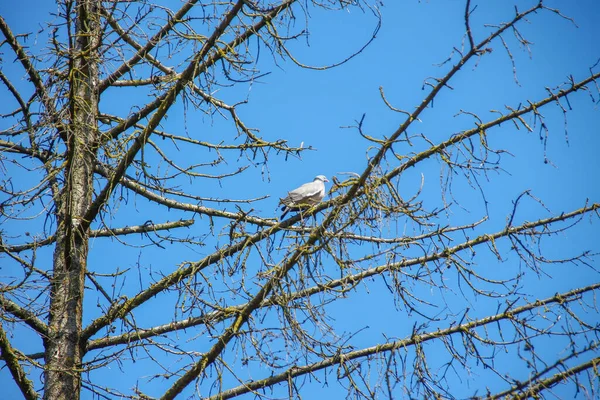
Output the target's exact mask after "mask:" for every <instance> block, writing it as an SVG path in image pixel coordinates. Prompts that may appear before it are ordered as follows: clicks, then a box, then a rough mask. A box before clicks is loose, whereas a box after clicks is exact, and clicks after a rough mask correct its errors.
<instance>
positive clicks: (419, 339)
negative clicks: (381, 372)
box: [209, 283, 600, 400]
mask: <svg viewBox="0 0 600 400" xmlns="http://www.w3.org/2000/svg"><path fill="white" fill-rule="evenodd" d="M598 289H600V283H595V284H593V285H590V286H586V287H583V288H578V289H575V290H572V291H570V292H566V293H561V294H556V295H554V296H552V297H549V298H546V299H544V300H537V301H535V302H531V303H529V304H526V305H524V306H521V307H516V308H512V309H508V310H506V311H504V312H502V313H499V314H496V315H492V316H489V317H485V318H481V319H478V320H475V321H471V322H466V323H463V324H460V325H455V326H453V327H450V328H446V329H441V330H437V331H435V332H430V333H423V334H420V335H413V336H411V337H410V338H406V339H401V340H397V341H394V342H390V343H386V344H382V345H377V346H373V347H368V348H364V349H360V350H355V351H351V352H348V353H345V354H339V355H336V356H334V357H330V358H327V359H324V360H323V361H319V362H316V363H314V364H309V365H304V366H300V367H297V366H294V367H292V368H290V369H288V370H287V371H285V372H283V373H281V374H279V375H274V376H271V377H269V378H265V379H261V380H255V381H252V382H249V383H245V384H242V385H240V386H237V387H235V388H232V389H229V390H225V391H223V392H221V393H219V394H218V395H215V396H212V397H210V398H209V399H210V400H217V399H219V400H225V399H231V398H233V397H237V396H240V395H242V394H245V393H251V392H253V391H255V390H258V389H263V388H265V387H268V386H273V385H275V384H277V383H280V382H285V381H287V380H289V379H292V378H295V377H298V376H302V375H307V374H310V373H314V372H316V371H319V370H322V369H325V368H328V367H333V366H335V365H341V364H344V363H345V362H347V361H351V360H355V359H360V358H365V357H369V356H373V355H375V354H382V353H387V352H391V351H394V350H397V349H402V348H405V347H408V346H414V345H416V344H419V343H424V342H428V341H431V340H435V339H439V338H442V337H447V336H450V335H453V334H457V333H462V332H468V331H470V330H472V329H474V328H477V327H479V326H484V325H488V324H491V323H494V322H498V321H502V320H514V319H515V317H516V316H518V315H519V314H522V313H525V312H528V311H530V310H533V309H536V308H540V307H544V306H547V305H550V304H552V303H557V304H564V303H566V302H571V301H575V300H577V299H579V298H580V296H581V295H582V294H584V293H587V292H594V291H596V290H598ZM592 361H594V362H595V363H597V362H598V359H595V360H592ZM592 361H590V362H592ZM587 364H588V363H586V364H583V365H584V366H586V365H587ZM594 365H595V364H594ZM591 366H592V365H587V366H586V367H585V368H590V367H591ZM583 369H584V368H582V367H581V366H580V368H579V370H577V371H573V373H575V372H580V371H581V370H583ZM571 375H572V374H571ZM568 376H570V375H567V374H566V373H564V374H563V375H562V376H560V377H556V379H557V381H553V383H557V382H559V381H560V380H564V379H566V378H568ZM537 389H539V390H538V392H539V391H541V389H543V386H541V383H540V386H538V387H537ZM536 393H537V392H536Z"/></svg>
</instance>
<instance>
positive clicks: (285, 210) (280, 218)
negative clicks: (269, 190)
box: [279, 206, 290, 221]
mask: <svg viewBox="0 0 600 400" xmlns="http://www.w3.org/2000/svg"><path fill="white" fill-rule="evenodd" d="M281 211H283V213H282V214H281V217H279V220H280V221H282V220H283V218H284V217H285V216H286V215H287V213H289V212H290V208H289V207H288V206H283V207H281Z"/></svg>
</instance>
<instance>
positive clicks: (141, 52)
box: [98, 0, 198, 93]
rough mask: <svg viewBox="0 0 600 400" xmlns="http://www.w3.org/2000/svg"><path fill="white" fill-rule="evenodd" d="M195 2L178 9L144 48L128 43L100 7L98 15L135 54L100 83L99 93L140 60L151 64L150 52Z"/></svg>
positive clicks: (111, 19) (125, 36) (191, 1)
mask: <svg viewBox="0 0 600 400" xmlns="http://www.w3.org/2000/svg"><path fill="white" fill-rule="evenodd" d="M197 2H198V0H189V1H187V2H186V3H185V4H184V5H183V6H182V7H181V8H180V9H179V11H177V12H176V13H175V14H174V15H173V16H172V17H171V18H169V20H168V21H167V23H166V24H165V25H163V26H162V28H160V30H159V31H158V32H156V34H155V35H154V36H152V38H150V39H149V40H148V42H147V43H146V45H145V46H144V47H141V46H139V45H137V43H135V42H134V43H135V45H134V44H133V43H130V41H129V40H127V37H128V36H127V35H122V34H121V32H124V31H123V30H122V29H121V28H120V26H118V24H116V22H115V21H114V19H113V18H112V15H111V14H110V13H109V12H108V11H107V10H106V9H105V8H104V7H101V8H100V13H101V14H102V15H103V16H104V17H105V18H106V19H107V21H108V23H109V24H110V25H111V27H112V28H113V29H114V30H115V32H117V34H119V35H121V37H122V38H123V40H125V41H126V42H127V43H129V44H130V45H132V46H133V47H134V48H135V49H136V50H137V53H136V54H134V55H133V57H131V58H130V59H129V60H127V61H125V62H124V63H123V64H122V65H121V66H120V67H119V68H117V69H116V70H115V71H114V72H113V73H112V74H110V75H109V76H108V77H107V78H106V79H104V80H103V81H102V82H100V84H99V86H98V91H99V93H102V92H103V91H104V90H106V89H107V88H108V87H110V85H112V84H113V83H114V82H116V81H117V79H119V78H120V77H122V76H123V75H125V74H126V73H127V72H129V71H131V69H132V68H133V67H134V66H135V65H136V64H137V63H139V62H140V61H141V60H142V59H144V58H146V59H148V60H149V61H150V62H152V61H153V60H154V58H153V57H151V56H150V51H151V50H152V49H153V48H154V47H156V46H157V45H158V44H159V43H160V41H161V39H162V38H163V37H165V36H166V35H167V34H168V33H169V32H170V31H171V30H173V28H174V27H175V25H177V24H178V23H180V22H181V21H183V17H184V16H185V15H186V14H187V13H188V12H189V11H190V10H191V9H192V8H193V7H194V5H195V4H196V3H197ZM136 45H137V46H136ZM161 69H162V68H161Z"/></svg>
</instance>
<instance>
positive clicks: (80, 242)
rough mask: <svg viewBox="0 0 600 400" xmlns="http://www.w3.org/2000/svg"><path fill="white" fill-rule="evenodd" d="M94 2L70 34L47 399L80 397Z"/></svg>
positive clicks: (94, 137) (96, 27)
mask: <svg viewBox="0 0 600 400" xmlns="http://www.w3.org/2000/svg"><path fill="white" fill-rule="evenodd" d="M98 4H99V3H98V0H79V1H77V2H76V9H75V10H74V11H75V15H76V20H75V29H74V31H75V35H74V36H73V37H71V38H70V43H71V44H72V45H71V50H70V54H69V57H70V60H69V62H70V65H69V72H70V73H69V85H70V91H69V99H68V101H69V112H70V120H69V123H68V126H66V127H65V128H64V132H65V135H63V138H65V139H66V146H67V160H66V167H65V176H64V187H63V189H62V191H61V193H60V197H59V198H58V199H56V212H57V241H56V248H55V250H54V260H53V263H54V266H53V267H54V270H53V279H52V287H51V295H50V315H49V335H48V337H47V338H46V354H45V358H46V371H45V387H44V398H45V399H79V397H80V389H81V360H82V357H83V350H84V349H83V343H81V342H80V334H81V325H82V310H83V308H82V305H83V293H84V280H85V272H86V267H87V257H88V239H89V232H88V231H89V229H81V228H80V224H81V221H82V218H83V216H84V215H85V213H86V210H87V208H88V207H89V205H90V203H91V200H92V194H93V179H92V177H93V165H94V160H95V158H96V153H97V145H98V144H97V142H98V127H97V117H98V90H97V87H98V45H99V43H100V23H99V13H98ZM86 226H89V225H86Z"/></svg>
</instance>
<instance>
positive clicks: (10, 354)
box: [0, 323, 38, 400]
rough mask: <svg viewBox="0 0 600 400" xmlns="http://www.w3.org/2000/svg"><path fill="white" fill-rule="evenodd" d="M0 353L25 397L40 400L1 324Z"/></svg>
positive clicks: (28, 399)
mask: <svg viewBox="0 0 600 400" xmlns="http://www.w3.org/2000/svg"><path fill="white" fill-rule="evenodd" d="M0 353H1V355H2V359H3V360H4V362H5V363H6V366H7V367H8V370H9V371H10V374H11V375H12V377H13V379H14V381H15V382H16V384H17V386H19V389H20V390H21V393H23V397H25V398H26V399H27V400H34V399H37V398H38V394H37V392H36V391H35V389H34V388H33V384H32V383H31V381H30V380H29V379H28V378H27V374H25V371H24V370H23V368H22V367H21V364H19V357H18V356H17V353H16V352H15V350H14V349H13V347H12V346H11V345H10V343H9V341H8V338H7V337H6V332H5V331H4V327H3V326H2V324H1V323H0Z"/></svg>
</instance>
